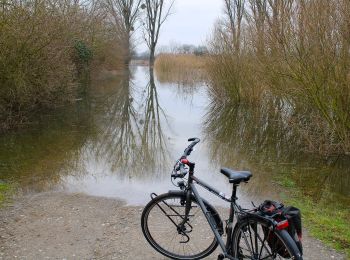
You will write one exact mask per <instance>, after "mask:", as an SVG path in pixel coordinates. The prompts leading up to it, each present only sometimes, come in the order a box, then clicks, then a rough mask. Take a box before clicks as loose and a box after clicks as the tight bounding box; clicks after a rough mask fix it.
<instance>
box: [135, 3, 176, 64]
mask: <svg viewBox="0 0 350 260" xmlns="http://www.w3.org/2000/svg"><path fill="white" fill-rule="evenodd" d="M164 2H165V1H164V0H146V1H145V3H144V4H142V6H141V8H143V9H145V10H146V14H145V17H144V19H145V21H144V23H143V25H144V38H145V41H146V43H147V46H148V48H149V50H150V56H149V62H150V66H151V67H152V66H153V65H154V54H155V50H156V46H157V42H158V38H159V31H160V27H161V26H162V24H163V23H164V22H165V20H166V19H167V18H168V16H169V15H170V10H171V7H172V6H173V4H174V0H171V1H169V4H168V5H166V6H165V5H164Z"/></svg>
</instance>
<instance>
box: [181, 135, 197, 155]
mask: <svg viewBox="0 0 350 260" xmlns="http://www.w3.org/2000/svg"><path fill="white" fill-rule="evenodd" d="M188 141H192V143H191V144H190V145H189V146H188V147H187V148H186V149H185V151H184V154H183V157H186V156H188V155H190V154H191V152H192V151H193V147H194V146H195V145H196V144H197V143H199V142H200V139H199V138H197V137H192V138H189V139H188Z"/></svg>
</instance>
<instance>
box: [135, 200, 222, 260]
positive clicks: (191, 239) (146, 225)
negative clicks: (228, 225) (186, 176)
mask: <svg viewBox="0 0 350 260" xmlns="http://www.w3.org/2000/svg"><path fill="white" fill-rule="evenodd" d="M191 200H192V203H191V209H190V212H189V215H188V219H187V220H185V221H184V219H185V205H186V198H185V196H184V195H182V194H172V193H166V194H162V195H159V196H157V197H156V198H154V199H153V200H152V201H150V202H149V203H148V204H147V205H146V207H145V209H144V210H143V212H142V217H141V226H142V231H143V234H144V236H145V237H146V239H147V241H148V242H149V243H150V244H151V245H152V246H153V248H155V249H156V250H157V251H158V252H160V253H161V254H163V255H165V256H167V257H170V258H173V259H202V258H203V257H205V256H207V255H209V254H210V253H211V252H213V251H214V250H215V248H216V247H217V245H218V243H217V241H216V238H215V236H214V234H213V232H212V230H211V229H210V226H209V224H208V222H207V220H206V218H205V216H204V214H203V212H202V210H201V208H200V206H199V205H198V203H197V201H196V200H195V198H194V197H193V196H192V199H191ZM206 206H207V205H206ZM207 208H208V207H207ZM212 214H213V213H212ZM183 222H184V224H183V225H181V223H183Z"/></svg>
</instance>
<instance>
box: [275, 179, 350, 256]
mask: <svg viewBox="0 0 350 260" xmlns="http://www.w3.org/2000/svg"><path fill="white" fill-rule="evenodd" d="M275 181H276V182H277V183H278V184H279V185H280V186H281V187H283V190H284V191H283V193H282V194H281V197H282V198H283V200H284V202H285V204H288V205H293V206H295V207H297V208H299V209H300V210H301V212H302V218H303V225H304V227H307V229H308V231H309V233H310V234H311V236H313V237H315V238H317V239H319V240H321V241H322V242H323V243H325V244H326V245H328V246H330V247H332V248H334V249H336V250H338V251H341V252H344V253H345V254H346V255H347V257H348V258H349V259H350V225H349V219H350V212H349V209H348V208H341V207H338V206H337V205H336V204H333V203H324V202H322V201H313V200H312V199H311V197H309V196H305V194H303V193H302V192H301V190H300V189H298V188H297V185H296V183H295V182H294V181H293V180H292V178H291V177H290V176H289V175H288V174H286V173H284V174H279V175H277V177H275Z"/></svg>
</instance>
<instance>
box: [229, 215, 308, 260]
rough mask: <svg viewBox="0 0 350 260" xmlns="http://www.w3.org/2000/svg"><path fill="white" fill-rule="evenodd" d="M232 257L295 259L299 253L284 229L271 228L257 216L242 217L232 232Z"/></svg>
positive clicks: (300, 258) (298, 257) (298, 258)
mask: <svg viewBox="0 0 350 260" xmlns="http://www.w3.org/2000/svg"><path fill="white" fill-rule="evenodd" d="M232 241H233V252H234V254H233V255H234V257H236V258H237V259H239V260H243V259H296V260H302V256H301V253H300V251H299V249H298V247H297V245H296V243H295V242H294V240H293V239H292V238H291V236H290V235H289V233H288V232H287V231H286V230H271V229H270V228H269V227H268V224H267V223H266V222H265V221H262V220H260V219H258V218H249V217H246V218H243V219H241V220H239V221H238V223H237V224H236V226H235V229H234V232H233V240H232Z"/></svg>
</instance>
